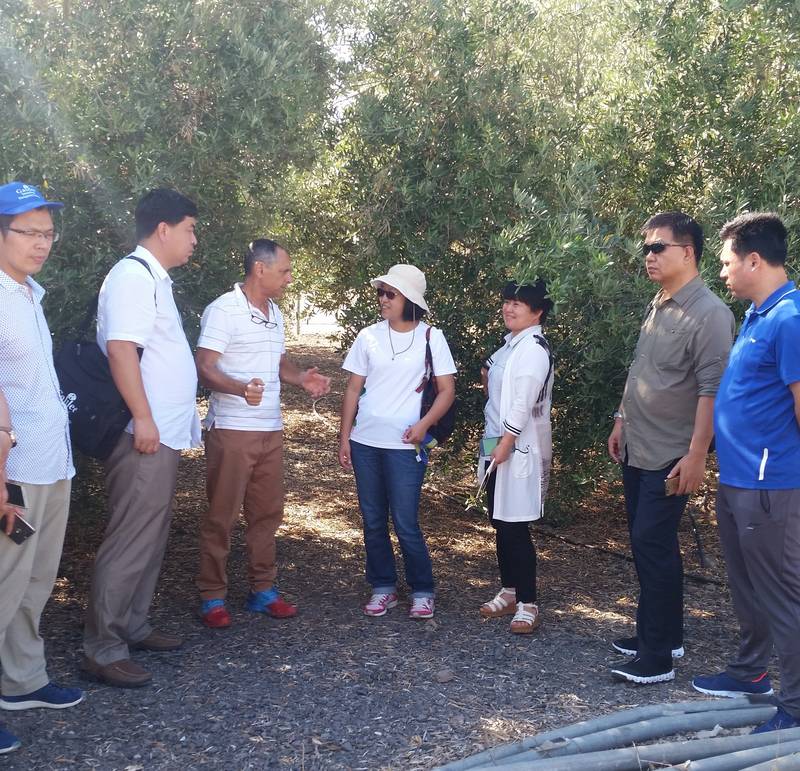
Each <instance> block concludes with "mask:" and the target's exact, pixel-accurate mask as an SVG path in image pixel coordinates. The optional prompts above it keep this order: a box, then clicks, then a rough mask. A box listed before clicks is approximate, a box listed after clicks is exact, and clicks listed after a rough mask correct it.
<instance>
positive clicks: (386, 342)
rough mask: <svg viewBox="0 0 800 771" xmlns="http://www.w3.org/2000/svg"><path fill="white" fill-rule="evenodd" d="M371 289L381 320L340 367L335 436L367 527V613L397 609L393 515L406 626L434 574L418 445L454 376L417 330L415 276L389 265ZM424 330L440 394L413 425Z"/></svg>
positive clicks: (420, 609) (418, 283) (446, 355)
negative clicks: (342, 378) (422, 509)
mask: <svg viewBox="0 0 800 771" xmlns="http://www.w3.org/2000/svg"><path fill="white" fill-rule="evenodd" d="M370 283H371V284H372V286H374V287H375V288H376V289H377V292H378V305H379V306H380V314H381V317H382V320H381V321H379V322H378V323H377V324H372V325H371V326H369V327H366V328H365V329H362V330H361V331H360V332H359V333H358V337H356V339H355V342H354V343H353V346H352V348H351V349H350V351H349V352H348V354H347V357H346V358H345V360H344V364H343V365H342V368H343V369H345V370H346V371H347V372H349V373H350V377H349V379H348V382H347V388H346V389H345V394H344V399H343V401H342V414H341V431H340V434H339V436H340V443H339V463H340V464H341V466H342V468H345V469H350V468H352V469H353V471H354V472H355V477H356V487H357V489H358V502H359V505H360V507H361V514H362V517H363V522H364V546H365V547H366V553H367V563H366V577H367V582H368V583H369V584H370V585H371V586H372V596H371V597H370V600H369V602H367V604H366V605H365V606H364V613H365V614H366V615H368V616H382V615H384V614H385V613H386V611H387V610H388V609H389V608H393V607H395V605H397V570H396V568H395V560H394V552H393V551H392V544H391V541H390V540H389V515H390V514H391V517H392V522H393V524H394V530H395V533H396V535H397V540H398V541H399V542H400V550H401V551H402V553H403V563H404V565H405V575H406V583H407V584H408V586H409V588H410V590H411V609H410V611H409V617H410V618H416V619H424V618H431V616H433V610H434V600H433V597H434V581H433V570H432V568H431V558H430V554H429V553H428V547H427V546H426V544H425V538H424V536H423V535H422V530H421V529H420V526H419V511H418V509H419V498H420V490H421V488H422V480H423V479H424V477H425V467H426V461H427V458H426V455H425V451H424V444H425V441H426V440H425V437H426V434H427V433H428V429H429V427H430V426H432V425H434V424H435V423H436V422H437V421H438V419H439V418H440V417H441V416H442V415H444V414H445V412H447V410H448V408H449V407H450V405H451V404H452V403H453V399H454V398H455V379H454V374H455V371H456V367H455V364H454V363H453V357H452V356H451V354H450V349H449V348H448V346H447V341H446V340H445V339H444V335H443V334H442V333H441V331H440V330H438V329H434V328H432V327H430V328H429V327H428V325H427V324H426V323H425V322H423V321H422V317H423V316H424V315H425V314H426V313H427V311H428V305H427V303H426V302H425V289H426V282H425V275H424V274H423V273H422V271H421V270H419V269H418V268H415V267H414V266H413V265H393V266H392V267H391V268H390V269H389V272H388V273H386V275H384V276H379V277H378V278H376V279H374V280H373V281H371V282H370ZM428 329H430V335H429V337H430V346H431V354H432V358H433V372H434V376H435V377H436V385H437V387H438V391H439V393H438V395H437V397H436V400H435V401H434V403H433V405H432V407H431V408H430V410H429V412H428V413H427V414H426V415H425V416H424V417H422V418H420V408H421V405H422V392H421V389H420V385H421V384H422V382H423V378H424V375H425V346H426V337H427V336H428ZM420 448H422V450H421V451H420Z"/></svg>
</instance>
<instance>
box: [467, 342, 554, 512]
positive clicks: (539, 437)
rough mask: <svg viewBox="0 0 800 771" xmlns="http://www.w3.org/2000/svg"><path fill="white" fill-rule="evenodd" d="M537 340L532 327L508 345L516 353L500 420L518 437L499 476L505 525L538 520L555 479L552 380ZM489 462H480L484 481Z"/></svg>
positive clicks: (497, 495) (497, 503)
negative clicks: (551, 413) (552, 432)
mask: <svg viewBox="0 0 800 771" xmlns="http://www.w3.org/2000/svg"><path fill="white" fill-rule="evenodd" d="M537 334H538V335H541V328H540V327H538V326H536V327H532V328H529V329H528V330H524V331H523V332H521V333H519V335H517V336H516V338H509V341H508V344H507V345H508V346H509V347H510V348H511V350H510V353H509V354H508V358H507V359H506V362H505V369H504V371H503V379H502V390H501V392H500V420H501V423H502V426H503V428H504V429H505V430H506V431H511V432H512V433H516V432H517V431H519V435H518V437H517V439H516V441H515V443H514V452H512V453H511V455H510V457H509V458H508V460H507V461H506V462H505V463H501V464H500V466H498V468H497V472H496V474H497V479H496V483H495V491H494V518H495V519H499V520H501V521H503V522H532V521H533V520H536V519H539V518H540V517H541V516H542V510H543V506H544V499H545V496H546V494H547V486H548V482H549V479H550V463H551V460H552V456H553V443H552V434H551V428H550V406H551V401H552V385H553V375H552V372H551V371H550V360H549V357H548V354H547V351H546V350H545V349H544V347H543V346H542V345H540V344H539V343H538V342H537V340H536V335H537ZM517 338H518V339H517ZM501 350H502V349H501ZM498 353H499V352H498ZM495 357H496V355H495ZM495 357H493V358H495ZM548 373H549V374H548ZM540 396H541V397H542V398H541V400H540V401H537V399H538V398H539V397H540ZM490 398H492V396H491V394H490ZM486 461H487V459H486V458H481V459H480V461H479V463H478V475H479V478H482V476H483V473H484V471H485V469H486V466H487V465H488V464H487V462H486Z"/></svg>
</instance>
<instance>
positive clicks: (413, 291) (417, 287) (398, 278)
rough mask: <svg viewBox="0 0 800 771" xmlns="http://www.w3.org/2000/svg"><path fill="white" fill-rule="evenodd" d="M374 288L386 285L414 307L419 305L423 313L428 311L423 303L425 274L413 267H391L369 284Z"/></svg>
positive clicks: (426, 285) (425, 284)
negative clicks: (381, 284) (405, 298)
mask: <svg viewBox="0 0 800 771" xmlns="http://www.w3.org/2000/svg"><path fill="white" fill-rule="evenodd" d="M369 283H370V284H372V286H374V287H376V288H377V286H378V284H380V283H383V284H388V285H389V286H390V287H393V288H394V289H396V290H397V291H398V292H400V293H401V294H402V295H403V296H404V297H407V298H408V299H409V300H411V302H412V303H414V304H415V305H419V307H420V308H422V310H424V311H429V310H430V308H428V303H426V302H425V297H424V295H425V290H426V289H427V287H428V284H427V282H426V281H425V274H424V273H423V272H422V271H421V270H420V269H419V268H415V267H414V266H413V265H403V264H399V265H392V267H391V268H389V272H388V273H387V274H386V275H385V276H378V278H373V279H372V281H370V282H369Z"/></svg>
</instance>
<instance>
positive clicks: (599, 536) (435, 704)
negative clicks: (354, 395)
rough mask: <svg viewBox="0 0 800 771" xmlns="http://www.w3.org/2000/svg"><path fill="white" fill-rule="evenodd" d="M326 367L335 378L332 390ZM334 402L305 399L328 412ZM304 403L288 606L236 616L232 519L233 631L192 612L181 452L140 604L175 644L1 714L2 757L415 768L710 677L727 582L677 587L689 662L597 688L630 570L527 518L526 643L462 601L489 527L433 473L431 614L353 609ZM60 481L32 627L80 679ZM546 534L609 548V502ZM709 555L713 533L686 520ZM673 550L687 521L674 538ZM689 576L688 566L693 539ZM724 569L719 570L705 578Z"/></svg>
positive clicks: (726, 615)
mask: <svg viewBox="0 0 800 771" xmlns="http://www.w3.org/2000/svg"><path fill="white" fill-rule="evenodd" d="M292 354H293V355H294V356H295V357H296V358H297V359H298V360H299V361H300V362H301V363H308V364H311V363H315V364H316V363H318V364H320V367H321V369H323V371H326V372H331V371H335V372H337V373H338V361H339V359H338V357H337V356H336V354H335V352H334V351H333V349H332V348H330V347H326V346H324V345H322V344H321V341H319V340H317V341H315V342H314V344H312V345H309V344H307V343H306V344H305V345H303V346H300V345H295V346H293V347H292ZM342 386H343V381H342V379H341V377H340V376H338V374H337V378H336V381H335V384H334V391H335V392H336V393H337V394H341V392H342ZM335 406H338V401H337V399H336V398H334V399H331V400H330V402H329V403H328V404H327V405H323V406H322V407H321V411H322V412H323V414H326V415H328V416H329V417H333V415H334V414H335ZM309 407H310V404H309V401H308V400H307V399H306V398H304V397H303V396H302V395H300V394H298V393H297V392H295V391H290V392H288V393H287V394H286V403H285V409H286V416H287V431H286V477H287V483H288V495H287V501H286V523H285V524H284V526H283V528H282V529H281V531H280V533H279V538H280V544H279V561H280V575H279V582H280V585H281V589H282V591H284V592H285V594H286V595H287V596H288V597H289V598H291V599H293V600H295V601H297V602H298V604H299V606H300V609H301V610H300V615H299V616H298V617H297V618H296V619H293V620H288V621H275V620H272V619H268V618H263V617H259V616H256V615H253V614H249V613H247V612H245V611H244V610H243V608H242V606H243V603H244V598H245V594H246V581H245V554H244V548H243V541H242V537H241V536H242V534H241V531H239V532H237V533H236V536H235V540H234V547H233V553H232V558H231V565H230V573H231V582H230V595H229V601H230V607H231V610H232V611H233V616H234V625H233V627H232V628H230V629H228V630H222V631H212V630H208V629H206V628H204V627H203V626H202V625H201V624H200V623H199V622H198V621H197V619H196V611H197V605H198V600H197V596H196V593H195V589H194V586H193V575H194V570H195V566H196V563H197V540H196V533H197V525H198V519H199V517H200V515H201V513H202V511H203V507H204V463H203V458H202V455H201V453H199V452H193V453H187V455H186V457H185V458H184V459H183V462H182V468H181V474H180V481H179V493H178V497H177V505H176V511H175V521H174V525H173V529H172V534H171V538H170V543H169V549H168V554H167V558H166V562H165V567H164V570H163V574H162V580H161V582H160V585H159V593H158V596H157V598H156V602H155V605H154V607H153V618H154V621H155V623H156V624H157V625H158V626H159V627H163V628H165V629H168V630H170V631H175V632H179V633H181V634H183V635H184V636H185V637H186V644H185V646H184V648H183V650H181V651H179V652H175V653H169V654H160V655H157V654H136V656H137V659H139V660H141V662H142V663H143V664H144V665H145V666H147V667H148V668H149V669H151V670H152V672H153V674H154V684H153V685H152V686H151V687H147V688H143V689H139V690H133V691H123V690H117V689H113V688H108V687H105V686H100V685H97V684H92V683H83V684H84V685H85V687H86V689H87V698H86V700H85V702H84V703H83V704H81V705H79V706H78V707H76V708H74V709H69V710H64V711H63V712H54V711H49V710H39V711H35V710H34V711H30V712H27V713H8V714H6V715H5V716H4V717H5V718H7V719H6V720H5V722H6V723H7V725H8V726H9V727H10V728H11V729H12V730H13V731H14V732H15V733H16V734H17V735H18V736H19V737H20V739H21V740H22V741H23V744H24V747H23V749H22V750H21V751H19V752H17V753H14V755H12V756H8V757H7V758H6V759H4V760H2V761H0V763H2V765H3V767H5V768H9V769H34V768H35V769H50V768H53V769H62V768H97V769H120V770H123V769H125V770H126V771H137V770H138V769H181V768H183V769H194V768H203V767H207V768H211V769H226V770H228V769H266V768H296V769H303V768H305V769H313V768H353V769H382V768H431V767H433V766H435V765H438V764H440V763H443V762H446V761H448V760H453V759H456V758H458V757H462V756H464V755H468V754H471V753H474V752H476V751H478V750H480V749H482V748H484V747H486V746H490V745H494V744H498V743H501V742H503V741H506V740H510V739H514V738H519V737H521V736H523V735H527V734H531V733H535V732H537V731H540V730H542V729H545V728H549V727H554V726H557V725H563V724H565V723H569V722H573V721H575V720H580V719H584V718H587V717H591V716H594V715H597V714H600V713H606V712H609V711H612V710H614V709H617V708H620V707H629V706H634V705H638V704H644V703H651V702H660V701H666V700H682V699H685V698H690V697H692V696H693V695H694V692H693V691H692V689H691V686H690V680H691V677H692V675H693V674H695V673H697V672H700V671H708V670H716V669H717V668H718V667H719V666H720V664H721V663H722V657H723V656H724V655H725V653H726V652H728V651H729V650H730V648H731V646H732V644H733V642H734V640H735V624H734V622H733V619H732V616H731V610H730V605H729V600H728V596H727V592H726V590H725V589H724V588H723V587H720V586H717V585H714V584H702V583H697V582H694V581H688V582H687V585H686V603H687V636H686V648H687V655H686V657H685V658H684V659H682V660H681V661H680V662H679V664H678V674H677V679H676V681H675V682H674V683H672V684H664V685H657V686H648V687H635V686H625V685H619V684H614V683H612V681H611V680H610V678H609V676H608V673H607V670H608V667H609V665H610V664H612V663H615V662H618V661H619V658H617V657H615V656H614V655H612V653H611V651H610V649H609V645H608V642H609V641H610V640H611V639H612V638H614V637H616V636H620V635H626V634H629V633H631V630H632V625H631V622H632V613H633V610H634V602H635V594H634V591H633V589H634V585H635V578H634V573H633V567H632V565H631V564H630V563H629V562H627V561H626V560H624V559H621V558H620V557H618V556H615V555H614V554H611V553H608V552H606V551H602V550H598V549H587V548H586V547H584V546H579V545H573V544H569V543H566V542H564V541H563V540H560V538H558V537H554V536H553V535H551V534H549V533H548V532H545V531H544V530H540V532H539V535H538V537H537V544H538V550H539V560H540V563H539V564H540V579H539V586H540V594H541V607H542V612H543V624H542V627H541V628H540V630H539V631H538V632H537V634H535V635H534V636H532V637H531V638H530V639H528V638H523V639H520V638H519V637H514V636H512V635H510V634H509V633H508V631H507V624H506V622H503V621H491V622H486V621H483V620H481V619H480V617H479V616H478V613H477V608H478V605H479V604H480V603H481V602H482V601H484V600H486V599H488V598H489V597H491V596H492V594H493V592H494V591H495V586H496V577H495V573H496V567H495V562H494V554H493V540H492V533H491V529H490V528H489V527H488V525H486V524H485V522H484V521H483V519H482V518H481V517H479V516H478V515H476V514H466V513H464V511H463V507H461V506H459V505H458V504H457V503H456V502H454V501H453V500H452V499H451V498H448V497H446V496H445V495H443V494H442V493H443V492H445V493H449V492H452V487H448V486H447V483H446V482H445V481H443V480H442V479H440V478H436V474H435V472H434V475H433V478H432V479H431V484H430V485H429V486H428V487H426V491H425V494H424V500H423V504H422V509H421V511H422V519H423V523H424V528H425V530H426V532H427V535H428V538H429V544H430V547H431V551H432V555H433V560H434V568H435V571H436V574H437V579H438V582H439V588H438V592H439V594H438V598H437V613H436V617H435V619H433V620H431V621H428V622H413V621H410V620H408V619H407V618H406V615H405V606H404V605H402V604H401V606H400V607H398V608H397V609H395V610H394V611H393V612H390V614H389V615H388V616H386V617H384V618H382V619H369V618H366V617H364V616H363V615H362V614H361V612H360V605H361V603H362V602H363V600H364V598H365V596H366V594H367V589H366V586H365V584H364V581H363V567H362V560H363V555H362V542H361V532H360V521H359V513H358V508H357V505H356V502H355V490H354V485H353V481H352V478H351V477H350V476H349V475H347V474H345V473H344V472H342V471H341V470H340V469H339V467H338V465H337V464H336V462H335V448H336V431H335V427H332V426H331V425H329V424H326V423H324V422H323V421H321V420H319V419H318V418H316V417H315V416H314V415H313V414H312V413H311V411H310V409H309ZM84 480H88V481H83V482H82V483H81V484H80V485H78V486H76V489H77V490H78V493H79V495H80V499H79V500H76V501H75V503H74V505H73V510H72V519H71V523H70V527H69V531H68V538H67V544H66V547H65V553H64V558H63V560H62V565H61V572H60V576H61V577H60V578H59V581H58V586H57V589H56V593H55V595H54V598H53V600H52V601H51V602H50V604H49V605H48V608H47V610H46V614H45V618H44V621H43V624H42V629H43V633H44V636H45V638H46V640H47V645H48V658H49V662H50V671H51V675H52V676H53V677H54V679H56V680H59V681H62V682H65V683H72V682H78V676H77V664H78V659H79V655H80V640H81V622H82V615H83V608H84V604H85V597H86V591H87V585H88V578H89V574H90V571H91V564H92V563H91V560H92V556H93V554H94V551H95V549H96V547H97V544H98V543H99V540H100V538H101V535H102V527H103V516H102V509H103V495H102V491H101V489H99V488H98V487H97V484H96V480H95V479H93V478H87V477H84ZM600 504H602V505H598V507H597V508H598V511H597V516H596V518H594V519H592V518H588V517H586V516H579V517H578V518H577V520H576V523H575V524H574V525H573V526H572V527H570V528H568V529H566V530H562V531H559V535H561V536H566V537H568V538H571V539H573V540H582V541H586V542H590V543H592V544H596V545H601V546H602V547H603V548H604V549H608V550H610V551H618V552H620V553H623V554H624V553H625V552H626V550H627V544H626V539H625V525H624V519H623V515H622V512H621V501H620V500H618V499H617V498H611V499H609V500H607V501H601V502H600ZM701 525H702V527H703V529H704V537H705V539H706V543H707V544H708V545H709V546H710V550H711V551H712V552H715V551H716V548H717V547H716V540H715V536H714V532H713V528H712V527H711V526H710V523H709V522H708V521H706V520H705V519H704V520H703V521H702V522H701ZM685 537H686V539H687V540H686V543H687V545H688V544H689V538H690V536H689V534H688V532H687V533H686V534H685ZM687 569H688V570H698V567H697V565H696V557H695V554H694V550H693V549H689V550H688V553H687ZM711 575H712V576H715V577H717V578H721V575H720V572H719V569H717V570H716V571H715V572H714V573H712V574H711Z"/></svg>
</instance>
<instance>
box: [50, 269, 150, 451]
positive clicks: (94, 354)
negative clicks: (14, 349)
mask: <svg viewBox="0 0 800 771" xmlns="http://www.w3.org/2000/svg"><path fill="white" fill-rule="evenodd" d="M125 259H129V260H136V262H139V263H141V264H142V265H144V267H145V268H147V272H148V273H149V274H150V275H151V276H153V271H152V270H150V266H149V265H148V264H147V262H145V260H143V259H141V257H134V256H133V255H132V254H131V255H128V256H127V257H126V258H125ZM153 279H155V276H153ZM99 299H100V293H99V292H98V293H97V295H96V296H95V298H94V299H93V300H92V302H91V303H90V304H89V308H88V309H87V312H86V316H85V317H84V319H83V322H82V324H81V325H80V327H79V329H78V335H79V339H78V340H68V341H66V342H65V343H64V344H63V345H62V346H61V348H59V350H58V351H57V352H56V355H55V356H54V357H53V361H54V364H55V367H56V374H57V375H58V381H59V383H60V384H61V394H62V396H63V398H64V403H65V404H66V405H67V411H68V412H69V433H70V437H71V438H72V446H73V447H75V448H77V449H78V450H80V452H82V453H83V454H84V455H88V456H89V457H90V458H97V459H98V460H105V459H106V458H108V456H109V455H111V451H112V450H113V449H114V447H115V446H116V444H117V442H118V441H119V438H120V436H121V435H122V432H123V431H124V430H125V426H127V425H128V423H129V422H130V419H131V412H130V410H129V409H128V405H127V404H125V400H124V399H123V398H122V396H120V393H119V391H118V390H117V387H116V385H114V378H113V377H112V376H111V368H110V367H109V365H108V358H107V357H106V355H105V354H104V353H103V351H102V349H101V348H100V346H99V345H98V344H97V343H96V342H95V340H89V339H87V334H88V332H89V327H90V326H91V324H92V321H93V320H94V318H95V316H96V314H97V303H98V300H99ZM139 358H140V359H141V358H142V349H141V348H140V349H139Z"/></svg>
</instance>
